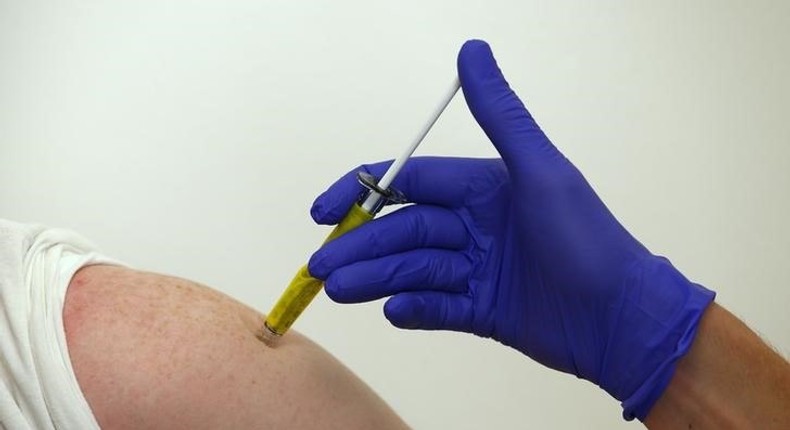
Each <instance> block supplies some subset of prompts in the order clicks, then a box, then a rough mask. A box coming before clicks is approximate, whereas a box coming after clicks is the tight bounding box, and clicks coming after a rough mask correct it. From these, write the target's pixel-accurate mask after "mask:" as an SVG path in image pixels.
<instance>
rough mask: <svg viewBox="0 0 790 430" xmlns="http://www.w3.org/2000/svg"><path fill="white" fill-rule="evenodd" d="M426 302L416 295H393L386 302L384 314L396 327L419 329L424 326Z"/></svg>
mask: <svg viewBox="0 0 790 430" xmlns="http://www.w3.org/2000/svg"><path fill="white" fill-rule="evenodd" d="M424 305H425V303H424V302H423V301H422V300H420V299H419V297H414V296H397V295H396V296H393V297H391V298H390V299H389V300H387V302H386V303H384V316H385V317H386V318H387V320H389V322H390V323H391V324H392V325H394V326H395V327H398V328H402V329H417V328H420V327H421V326H422V314H423V312H422V309H423V308H424Z"/></svg>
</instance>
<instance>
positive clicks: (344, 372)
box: [64, 266, 405, 429]
mask: <svg viewBox="0 0 790 430" xmlns="http://www.w3.org/2000/svg"><path fill="white" fill-rule="evenodd" d="M260 318H261V315H260V314H259V313H257V312H255V311H253V310H252V309H250V308H248V307H246V306H244V305H242V304H240V303H238V302H236V301H235V300H233V299H231V298H229V297H227V296H225V295H223V294H220V293H218V292H216V291H213V290H211V289H209V288H206V287H204V286H201V285H198V284H195V283H193V282H190V281H186V280H183V279H178V278H173V277H167V276H161V275H156V274H151V273H143V272H137V271H133V270H129V269H125V268H120V267H110V266H93V267H88V268H84V269H82V270H81V271H80V272H78V274H77V275H76V276H75V277H74V279H73V280H72V282H71V285H70V287H69V291H68V294H67V296H66V306H65V310H64V323H65V327H66V336H67V341H68V345H69V354H70V356H71V360H72V363H73V366H74V371H75V373H76V375H77V380H78V381H79V383H80V386H81V388H82V390H83V393H84V394H85V397H86V399H87V400H88V403H89V404H90V406H91V409H92V410H93V412H94V415H95V416H96V419H97V420H98V422H99V424H100V425H101V427H102V428H106V429H123V428H130V429H131V428H135V429H140V428H162V429H180V428H184V429H186V428H189V429H200V428H206V429H208V428H212V429H216V428H343V429H353V428H404V427H405V424H404V423H403V422H402V421H401V420H400V418H398V417H397V415H395V414H394V413H393V411H392V410H391V409H390V408H389V407H388V406H387V405H386V404H385V403H384V402H383V401H382V400H381V399H380V398H379V397H378V396H377V395H376V394H375V393H374V392H373V391H372V390H370V389H369V388H368V387H367V386H366V385H365V384H364V383H363V382H362V381H360V380H359V379H358V378H357V377H356V376H354V374H353V373H351V372H350V371H349V370H348V369H346V368H345V367H344V366H343V365H342V364H340V362H338V361H337V360H335V359H334V358H333V357H332V356H331V355H330V354H328V353H327V352H326V351H324V350H323V349H321V348H320V347H319V346H318V345H316V344H314V343H313V342H310V341H309V340H308V339H306V338H305V337H303V336H301V335H299V334H298V333H291V334H289V335H288V336H287V337H285V338H284V339H283V342H282V343H281V344H280V345H278V347H277V348H276V349H271V348H269V347H267V346H265V345H264V344H263V343H262V342H260V341H259V340H258V339H257V338H256V337H255V334H254V333H255V330H256V329H257V328H258V326H259V325H260V322H261V319H260Z"/></svg>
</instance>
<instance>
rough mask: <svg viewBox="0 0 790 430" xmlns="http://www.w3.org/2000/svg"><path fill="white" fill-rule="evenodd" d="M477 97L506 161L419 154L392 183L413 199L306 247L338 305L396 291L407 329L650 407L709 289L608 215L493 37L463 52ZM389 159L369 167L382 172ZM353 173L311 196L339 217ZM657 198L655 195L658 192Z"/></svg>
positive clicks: (327, 214)
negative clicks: (532, 108) (503, 355)
mask: <svg viewBox="0 0 790 430" xmlns="http://www.w3.org/2000/svg"><path fill="white" fill-rule="evenodd" d="M458 73H459V77H460V80H461V85H462V87H463V92H464V96H465V98H466V102H467V104H468V105H469V109H470V110H471V112H472V114H473V115H474V117H475V119H476V120H477V122H478V123H479V125H480V126H481V127H482V128H483V130H484V131H485V133H486V135H487V136H488V137H489V139H490V140H491V142H493V144H494V146H495V147H496V149H497V151H498V152H499V154H500V155H501V157H502V159H464V158H414V159H412V160H410V161H409V162H408V163H407V164H406V166H405V167H404V170H403V171H402V172H401V173H400V175H399V176H398V177H397V179H396V180H395V183H394V186H395V187H397V188H399V189H400V190H401V191H403V192H404V194H405V195H406V196H407V198H409V200H410V201H411V202H413V203H414V205H410V206H407V207H404V208H401V209H399V210H397V211H395V212H393V213H391V214H388V215H386V216H382V217H381V218H379V219H376V220H374V221H371V222H370V223H368V224H366V225H363V226H361V227H359V228H358V229H356V230H353V231H351V232H349V233H347V234H346V235H344V236H342V237H340V238H338V239H336V240H334V241H332V242H329V243H328V244H326V245H325V246H323V247H322V248H321V249H320V250H318V251H317V252H316V253H315V254H314V255H313V256H312V258H311V259H310V263H309V270H310V273H312V274H313V275H314V276H316V277H318V278H320V279H324V280H325V287H326V292H327V294H328V295H329V297H331V298H332V299H333V300H335V301H337V302H341V303H351V302H364V301H369V300H375V299H378V298H381V297H386V296H392V297H391V298H390V299H389V300H387V302H386V304H385V305H384V313H385V315H386V317H387V318H388V319H389V320H390V321H391V322H392V324H394V325H395V326H397V327H401V328H408V329H425V330H435V329H439V330H456V331H463V332H469V333H474V334H476V335H479V336H483V337H491V338H494V339H496V340H498V341H500V342H502V343H504V344H506V345H509V346H511V347H513V348H516V349H518V350H519V351H521V352H523V353H524V354H526V355H528V356H530V357H532V358H533V359H535V360H537V361H539V362H540V363H543V364H544V365H546V366H549V367H551V368H554V369H558V370H561V371H563V372H568V373H572V374H575V375H577V376H578V377H580V378H584V379H587V380H589V381H592V382H593V383H596V384H598V385H599V386H601V387H602V388H603V389H605V390H606V391H607V392H609V393H610V394H611V395H612V396H614V397H615V398H617V399H618V400H621V401H622V402H623V407H624V416H625V417H626V418H628V419H631V418H633V417H634V416H636V417H638V418H640V419H644V418H645V416H646V415H647V413H648V411H649V409H650V407H651V406H652V405H653V403H654V402H655V401H656V400H657V399H658V397H659V396H660V395H661V393H662V392H663V390H664V388H665V387H666V385H667V384H668V383H669V380H670V378H671V376H672V373H673V370H674V367H675V363H676V361H677V360H678V359H679V358H680V357H682V356H683V354H685V353H686V351H687V350H688V349H689V347H690V345H691V342H692V340H693V338H694V334H695V332H696V328H697V324H698V322H699V320H700V317H701V315H702V313H703V311H704V310H705V308H706V306H707V305H708V304H709V303H710V302H711V301H712V300H713V296H714V294H713V292H711V291H709V290H706V289H704V288H703V287H701V286H698V285H696V284H693V283H691V282H689V281H688V280H687V279H686V278H684V277H683V275H682V274H680V273H679V272H678V271H677V270H676V269H675V268H673V267H672V265H671V264H670V263H669V262H668V261H667V260H666V259H663V258H661V257H657V256H654V255H652V254H651V253H650V252H649V251H648V250H647V249H645V247H644V246H642V245H641V244H640V243H639V242H638V241H637V240H635V239H634V238H633V237H632V236H631V235H630V234H629V233H628V232H627V231H626V230H625V229H624V228H623V226H622V225H620V223H619V222H618V221H617V220H616V219H615V218H614V216H612V214H611V213H610V212H609V210H608V209H607V208H606V206H604V204H603V202H601V200H600V199H599V198H598V196H597V195H596V194H595V192H594V191H593V189H592V188H591V187H590V185H589V184H588V183H587V181H586V180H585V179H584V177H583V176H582V175H581V173H580V172H579V171H578V170H577V169H576V168H575V167H574V166H573V164H571V163H570V161H568V159H566V158H565V157H564V156H563V155H562V154H561V153H560V152H559V151H558V150H557V148H556V147H554V145H553V144H552V143H551V142H550V141H549V139H548V138H547V137H546V136H545V135H544V134H543V132H542V131H541V130H540V128H539V127H538V125H537V124H536V123H535V121H534V120H533V119H532V117H531V116H530V114H529V112H527V110H526V109H525V107H524V105H523V104H522V103H521V101H520V100H519V99H518V97H517V96H516V95H515V93H513V91H512V90H511V89H510V87H509V86H508V83H507V82H506V81H505V79H504V77H503V76H502V74H501V72H500V70H499V68H498V67H497V64H496V62H495V60H494V58H493V55H492V53H491V50H490V49H489V47H488V45H487V44H486V43H485V42H481V41H470V42H467V43H466V44H465V45H464V46H463V48H462V49H461V52H460V55H459V57H458ZM388 165H389V162H384V163H378V164H371V165H367V166H362V167H361V168H362V169H364V170H366V171H368V172H369V173H372V174H373V175H376V176H378V177H380V176H381V175H382V174H383V173H384V171H385V170H386V168H387V166H388ZM355 172H356V171H353V172H350V173H349V174H347V175H345V176H344V177H342V178H341V179H340V180H339V181H337V182H336V183H335V184H334V185H332V186H331V187H330V188H329V190H327V191H326V192H325V193H323V194H322V195H321V196H319V197H318V199H317V200H316V201H315V203H314V205H313V208H312V210H311V214H312V216H313V218H314V219H315V221H316V222H318V223H322V224H334V223H337V222H338V221H339V220H340V219H341V218H342V216H343V215H344V214H345V213H346V211H347V210H348V208H349V207H350V206H351V205H352V204H353V203H354V202H355V201H356V199H357V198H358V197H359V195H360V192H361V187H360V186H359V185H358V184H357V182H356V179H355ZM646 198H649V196H646Z"/></svg>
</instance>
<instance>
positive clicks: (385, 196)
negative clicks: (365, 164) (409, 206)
mask: <svg viewBox="0 0 790 430" xmlns="http://www.w3.org/2000/svg"><path fill="white" fill-rule="evenodd" d="M357 180H358V181H359V183H360V184H362V186H363V187H365V189H366V190H367V191H366V192H365V193H363V194H362V197H361V198H360V203H362V202H364V201H365V200H367V199H368V196H370V194H371V193H376V194H378V195H379V199H378V201H377V202H376V204H375V205H374V206H373V208H372V210H371V214H374V215H375V214H377V213H378V212H379V211H380V210H381V208H382V207H384V205H388V204H403V203H406V202H407V201H408V200H406V196H405V195H404V194H403V193H402V192H400V190H398V189H397V188H395V187H389V188H387V189H384V188H381V187H379V185H378V179H377V178H376V177H375V176H373V175H371V174H370V173H368V172H365V171H359V172H357Z"/></svg>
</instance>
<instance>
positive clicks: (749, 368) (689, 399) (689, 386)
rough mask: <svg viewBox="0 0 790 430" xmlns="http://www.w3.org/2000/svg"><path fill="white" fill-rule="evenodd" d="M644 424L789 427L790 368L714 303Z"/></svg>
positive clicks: (654, 427)
mask: <svg viewBox="0 0 790 430" xmlns="http://www.w3.org/2000/svg"><path fill="white" fill-rule="evenodd" d="M645 424H646V425H647V427H648V428H650V429H709V428H710V429H724V428H738V429H748V428H754V429H788V428H790V364H788V362H787V361H785V359H784V358H782V357H781V356H780V355H779V354H777V353H776V352H774V351H773V350H771V348H769V347H768V346H767V345H766V344H765V343H763V342H762V341H761V340H760V339H759V337H758V336H757V335H756V334H755V333H754V332H752V331H751V330H749V328H748V327H746V325H744V324H743V323H742V322H741V321H739V320H738V319H737V318H736V317H734V316H733V315H732V314H731V313H729V312H727V310H725V309H724V308H722V307H720V306H718V305H716V304H715V303H714V304H712V305H711V307H710V309H709V310H707V311H706V312H705V315H704V316H703V320H702V323H701V325H700V328H699V332H698V334H697V339H696V340H695V342H694V345H693V346H692V348H691V351H690V352H689V353H688V355H687V356H686V357H684V358H683V359H682V360H681V361H680V363H679V364H678V367H677V370H676V372H675V375H674V377H673V378H672V381H671V382H670V384H669V386H668V387H667V389H666V391H665V392H664V394H663V396H662V397H661V398H660V399H659V400H658V402H657V403H656V404H655V406H654V407H653V409H652V411H651V412H650V414H649V415H648V417H647V419H646V420H645Z"/></svg>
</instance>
